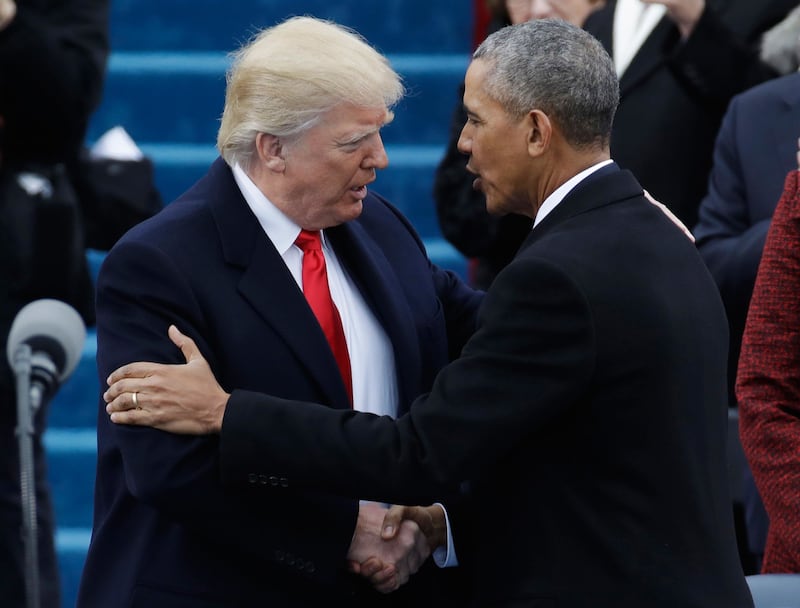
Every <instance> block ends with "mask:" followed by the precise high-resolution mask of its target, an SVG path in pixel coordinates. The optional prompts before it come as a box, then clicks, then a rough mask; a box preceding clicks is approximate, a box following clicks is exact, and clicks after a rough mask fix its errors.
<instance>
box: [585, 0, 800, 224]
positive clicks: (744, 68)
mask: <svg viewBox="0 0 800 608" xmlns="http://www.w3.org/2000/svg"><path fill="white" fill-rule="evenodd" d="M796 4H797V0H758V1H754V0H608V1H607V2H606V5H605V6H604V7H602V8H600V9H599V10H598V11H595V12H594V13H592V14H591V15H589V17H588V18H587V19H586V22H585V24H584V27H585V29H586V30H587V31H588V32H590V33H591V34H594V35H595V36H596V37H597V38H598V39H599V40H600V41H601V42H602V43H603V46H605V48H606V50H607V51H608V52H609V53H611V56H612V58H613V59H614V64H615V67H616V70H617V74H618V76H619V79H620V104H619V110H618V112H617V116H616V118H615V119H614V129H613V131H612V133H611V153H612V154H613V155H614V158H615V159H616V160H617V162H618V163H619V164H620V166H622V167H624V168H626V169H630V170H631V171H633V172H634V174H635V175H636V176H637V177H638V178H639V180H640V181H641V183H642V186H643V187H644V188H645V189H646V190H648V191H649V192H650V194H652V195H653V196H654V197H655V198H656V199H657V200H659V201H661V202H662V203H664V204H665V205H666V206H667V207H669V208H670V209H671V210H672V211H673V212H674V213H675V214H676V215H677V216H678V218H680V219H681V220H682V221H683V223H684V224H686V225H687V226H690V227H691V226H694V225H695V224H696V223H697V214H698V207H699V205H700V200H701V199H702V198H703V196H704V195H705V193H706V188H707V186H708V176H709V172H710V170H711V164H712V157H713V148H714V140H715V138H716V134H717V130H718V129H719V125H720V122H721V120H722V116H723V114H724V113H725V110H726V108H727V106H728V102H729V101H730V99H731V98H732V97H733V96H734V95H736V94H737V93H740V92H742V91H744V90H745V89H747V88H749V87H752V86H754V85H756V84H759V83H760V82H763V81H765V80H767V79H769V78H773V77H775V76H777V72H776V71H775V70H774V69H773V68H772V67H771V66H769V65H767V64H766V63H764V61H762V59H761V57H760V56H759V46H760V41H761V36H762V35H763V33H764V32H765V31H766V30H768V29H769V28H771V27H772V26H774V25H775V24H777V23H778V22H779V21H781V20H782V19H783V18H784V17H786V15H787V14H788V13H789V11H790V10H791V9H792V8H794V7H795V6H796Z"/></svg>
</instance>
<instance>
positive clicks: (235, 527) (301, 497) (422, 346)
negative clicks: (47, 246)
mask: <svg viewBox="0 0 800 608" xmlns="http://www.w3.org/2000/svg"><path fill="white" fill-rule="evenodd" d="M326 234H327V235H328V237H329V239H330V241H331V243H332V244H333V247H334V248H335V250H336V252H337V256H338V258H339V259H340V261H341V263H342V266H343V267H344V268H345V269H346V271H347V272H348V273H350V275H351V276H352V278H353V279H354V281H355V282H356V283H357V285H358V287H359V289H360V290H361V293H362V294H363V295H364V297H365V299H366V301H367V302H368V303H369V305H370V306H371V307H372V309H373V311H374V313H375V315H376V317H377V318H378V320H379V321H380V322H381V324H382V325H383V327H384V329H385V330H386V333H387V335H388V337H389V339H390V340H391V343H392V346H393V348H394V355H395V359H396V361H397V363H398V386H399V391H400V396H401V403H402V410H403V411H405V410H406V409H407V408H408V406H409V404H410V403H411V400H412V399H413V398H414V397H416V396H417V395H419V394H420V393H421V392H424V391H425V390H428V389H429V388H430V386H431V382H432V379H433V377H434V376H435V374H436V372H437V370H438V369H439V368H440V367H441V366H442V365H444V364H445V363H446V362H447V361H448V360H449V349H450V348H452V349H456V350H457V349H460V347H461V345H462V344H463V342H464V340H465V337H466V336H468V335H469V334H470V333H471V332H472V331H473V330H474V327H475V310H476V307H477V305H478V304H479V301H480V295H479V294H476V293H475V292H473V291H472V290H470V289H468V288H467V287H466V286H464V285H463V284H462V283H461V282H460V281H459V280H458V279H457V277H455V276H454V275H452V274H451V273H449V272H444V271H442V270H440V269H438V268H436V267H435V266H432V265H431V263H430V262H429V260H428V258H427V257H426V255H425V251H424V249H423V247H422V244H421V242H420V241H419V238H418V237H417V235H416V233H415V232H414V231H413V230H412V228H411V227H410V225H409V224H408V222H407V221H406V220H405V219H404V218H403V217H402V216H401V215H400V214H399V213H398V212H397V211H396V210H395V209H394V208H393V207H391V206H390V205H389V204H388V203H387V202H386V201H385V200H384V199H382V198H380V197H379V196H377V195H375V194H372V193H370V194H369V195H368V197H367V199H366V200H365V202H364V211H363V213H362V215H361V217H360V218H359V219H358V220H355V221H353V222H350V223H348V224H346V225H342V226H338V227H336V228H333V229H330V230H328V231H326ZM97 294H98V295H97V313H98V314H97V361H98V371H99V377H100V382H101V386H104V385H105V378H106V377H107V376H108V374H109V373H110V372H111V371H112V370H114V369H115V368H116V367H118V366H120V365H122V364H124V363H126V362H131V361H162V362H180V361H181V359H182V357H181V355H180V352H179V351H178V350H177V349H176V348H175V346H174V345H173V344H172V343H171V342H170V341H169V339H168V337H167V327H168V325H169V324H170V323H175V324H176V325H177V326H178V328H180V329H181V330H182V331H185V332H186V333H188V334H189V335H191V336H192V337H194V338H195V339H196V340H197V341H198V345H199V347H200V349H201V350H202V352H203V353H204V355H205V356H206V357H208V359H209V362H210V364H211V367H212V368H213V370H214V372H215V374H216V375H217V378H219V381H220V383H221V384H222V386H223V387H227V388H228V389H230V388H232V387H239V386H241V387H246V388H249V389H251V390H258V391H266V392H272V393H275V394H278V395H281V396H283V397H285V398H297V399H305V400H317V401H322V402H325V403H329V404H330V405H331V407H333V408H340V409H349V402H348V397H347V394H346V392H345V388H344V384H343V383H342V380H341V376H340V375H339V372H338V368H337V366H336V362H335V360H334V358H333V355H332V354H331V351H330V348H329V347H328V345H327V342H326V340H325V336H324V335H323V333H322V330H321V329H320V327H319V324H318V323H317V321H316V319H315V317H314V316H313V313H312V311H311V309H310V308H309V307H308V304H307V303H306V300H305V298H304V296H303V293H302V291H301V290H300V289H299V288H298V286H297V283H296V282H295V280H294V279H293V278H292V276H291V274H290V272H289V270H288V269H287V268H286V264H285V263H284V262H283V260H282V258H281V257H280V255H279V253H278V252H277V251H276V250H275V248H274V246H273V245H272V242H271V241H270V240H269V238H268V237H267V236H266V235H265V234H264V232H263V230H262V228H261V226H260V225H259V223H258V221H257V220H256V218H255V217H254V216H253V214H252V212H251V210H250V208H249V207H248V206H247V203H246V202H245V200H244V199H243V198H242V196H241V193H240V191H239V189H238V187H237V186H236V183H235V182H234V179H233V175H232V173H231V171H230V169H229V168H228V167H227V165H225V163H224V162H222V161H221V160H218V161H217V162H216V163H215V164H214V165H213V166H212V167H211V169H210V171H209V173H208V174H207V175H206V177H204V178H203V179H202V180H200V181H199V182H198V183H197V184H196V185H195V186H194V187H193V188H192V189H190V190H189V191H188V192H187V193H186V194H185V195H183V196H182V197H181V198H180V199H178V200H177V201H176V202H174V203H171V204H170V205H168V206H167V207H166V208H165V209H164V210H163V211H162V212H161V213H159V214H158V215H156V216H155V217H154V218H152V219H151V220H148V221H146V222H144V223H142V224H139V225H138V226H137V227H135V228H134V229H133V230H131V231H130V232H128V234H127V235H125V236H124V237H123V238H122V239H121V240H120V241H119V242H118V243H117V245H116V246H115V247H114V248H113V249H112V250H111V251H110V253H109V254H108V256H107V258H106V260H105V262H104V264H103V266H102V268H101V270H100V274H99V278H98V285H97ZM99 406H100V407H99V416H98V429H97V432H98V465H97V482H96V488H95V510H94V529H93V536H92V541H91V545H90V547H89V553H88V557H87V560H86V567H85V569H84V572H83V577H82V580H81V586H80V592H79V598H78V606H80V607H86V608H94V607H98V606H109V607H111V606H114V607H119V608H122V607H126V606H130V607H147V608H160V607H164V608H175V607H178V606H181V607H183V606H193V607H202V608H208V607H212V606H214V607H223V606H224V607H231V608H247V607H256V606H258V607H261V606H287V607H288V606H292V607H294V606H303V607H315V608H316V607H317V606H320V605H322V603H323V602H324V603H332V604H343V603H347V604H348V605H361V604H359V603H358V602H357V600H358V599H359V597H356V596H355V595H353V594H352V593H353V592H354V590H355V589H354V588H353V585H352V584H351V583H352V582H353V579H354V577H353V576H352V575H348V574H346V573H345V571H344V564H345V561H344V560H345V555H346V553H347V550H348V548H349V545H350V541H351V538H352V535H353V531H354V524H355V521H356V515H357V507H358V503H357V501H355V500H353V499H342V498H339V497H336V496H331V495H327V494H321V493H317V492H314V491H304V490H295V489H293V488H291V487H289V488H287V487H285V480H284V479H282V478H276V477H271V476H260V477H258V478H257V480H256V484H255V486H254V487H246V488H233V489H230V488H227V489H226V488H223V487H222V485H221V483H220V479H219V459H218V456H217V444H218V441H217V439H216V438H213V437H188V436H179V435H171V434H168V433H162V432H160V431H156V430H153V429H146V428H135V427H123V426H116V425H113V424H112V423H110V422H109V420H108V416H107V415H106V414H105V412H104V410H103V403H102V400H100V404H99ZM439 496H440V497H441V496H442V495H439ZM434 498H436V496H434V495H431V496H430V497H429V499H434ZM361 599H362V600H363V601H364V603H365V604H366V605H373V604H374V603H376V602H377V605H387V602H391V601H392V600H391V598H388V599H387V598H386V596H381V595H379V594H377V593H376V592H372V593H370V594H365V595H364V596H363V597H361ZM388 605H391V604H388Z"/></svg>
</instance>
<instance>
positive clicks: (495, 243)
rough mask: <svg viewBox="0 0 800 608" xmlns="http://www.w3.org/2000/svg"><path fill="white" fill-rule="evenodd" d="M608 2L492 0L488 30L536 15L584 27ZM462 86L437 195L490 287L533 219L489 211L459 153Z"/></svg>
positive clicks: (451, 233)
mask: <svg viewBox="0 0 800 608" xmlns="http://www.w3.org/2000/svg"><path fill="white" fill-rule="evenodd" d="M603 3H604V2H603V0H489V1H487V3H486V4H487V6H488V8H489V13H490V15H491V21H490V23H489V31H488V33H492V32H494V31H497V30H498V29H500V28H501V27H503V26H506V25H511V24H515V23H523V22H525V21H530V20H531V19H547V18H557V19H563V20H565V21H568V22H570V23H572V24H573V25H578V26H580V25H582V24H583V22H584V21H585V20H586V17H587V16H588V15H589V14H590V13H591V12H592V11H593V10H596V9H597V8H599V7H600V6H602V5H603ZM463 94H464V86H463V84H462V86H461V88H460V90H459V94H458V99H459V102H458V103H457V104H456V107H455V110H454V112H453V117H452V121H451V123H450V138H449V140H448V143H447V149H446V150H445V155H444V157H443V158H442V160H441V161H440V162H439V165H438V167H437V169H436V175H435V181H434V187H433V196H434V200H435V202H436V213H437V217H438V219H439V227H440V229H441V231H442V234H443V235H444V237H445V239H447V240H448V241H449V242H450V243H451V244H452V245H453V246H454V247H455V248H456V249H458V251H459V252H461V253H462V254H463V255H464V256H466V257H468V258H472V261H471V264H470V270H469V273H470V283H471V284H472V285H473V286H474V287H477V288H479V289H486V288H488V287H489V285H490V284H491V282H492V280H493V279H494V277H495V275H496V274H497V273H498V272H499V271H500V270H502V269H503V268H504V267H505V266H506V264H508V263H509V262H510V261H511V259H512V258H513V257H514V254H515V253H516V252H517V249H519V246H520V244H521V243H522V241H523V240H524V239H525V237H526V236H528V233H529V232H530V231H531V227H532V224H531V220H530V218H527V217H524V216H521V215H517V214H513V213H510V214H508V215H505V216H503V217H496V216H492V215H490V214H489V213H488V212H487V211H486V197H485V196H484V194H483V193H482V192H480V191H479V190H475V189H474V188H473V187H472V183H473V182H474V181H475V176H473V175H472V174H470V173H469V171H467V168H466V166H467V158H466V157H465V156H464V155H463V154H461V153H460V152H459V151H458V138H459V135H460V134H461V128H462V127H463V126H464V123H465V122H466V120H467V116H466V113H465V112H464V107H463V105H462V104H461V101H460V100H461V98H462V97H463Z"/></svg>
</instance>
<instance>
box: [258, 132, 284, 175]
mask: <svg viewBox="0 0 800 608" xmlns="http://www.w3.org/2000/svg"><path fill="white" fill-rule="evenodd" d="M256 151H257V152H258V159H259V162H261V163H262V164H263V165H264V166H265V167H266V168H267V169H268V170H270V171H273V172H275V173H283V172H284V171H285V170H286V158H285V156H284V149H283V144H282V143H281V140H280V139H278V138H277V137H275V136H274V135H270V134H269V133H259V134H258V135H256Z"/></svg>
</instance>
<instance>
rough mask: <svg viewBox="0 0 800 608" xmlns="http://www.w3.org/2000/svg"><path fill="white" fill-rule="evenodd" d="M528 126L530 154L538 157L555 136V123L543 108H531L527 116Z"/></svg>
mask: <svg viewBox="0 0 800 608" xmlns="http://www.w3.org/2000/svg"><path fill="white" fill-rule="evenodd" d="M525 120H526V123H527V127H528V154H529V155H530V156H531V157H534V158H535V157H538V156H541V155H542V154H544V153H545V152H546V151H547V150H548V148H549V147H550V140H551V139H552V137H553V123H552V122H551V121H550V117H549V116H547V114H545V113H544V112H542V111H541V110H531V111H530V112H528V115H527V116H526V117H525Z"/></svg>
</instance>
